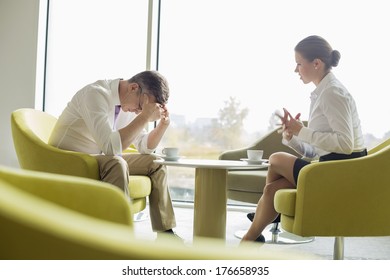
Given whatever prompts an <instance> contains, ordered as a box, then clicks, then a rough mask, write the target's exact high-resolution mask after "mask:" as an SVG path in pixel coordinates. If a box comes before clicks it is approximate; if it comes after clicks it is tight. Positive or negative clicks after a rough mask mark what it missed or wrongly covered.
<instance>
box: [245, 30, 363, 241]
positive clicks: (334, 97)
mask: <svg viewBox="0 0 390 280" xmlns="http://www.w3.org/2000/svg"><path fill="white" fill-rule="evenodd" d="M295 60H296V64H297V65H296V68H295V72H296V73H298V74H299V76H300V78H301V80H302V81H303V83H304V84H308V83H313V84H314V85H315V86H316V89H315V90H314V91H313V92H312V93H311V104H310V114H309V120H308V126H307V127H304V126H303V124H302V122H301V121H300V120H299V115H300V114H298V115H297V116H296V117H292V115H291V114H290V112H288V111H287V110H286V109H283V110H284V116H279V117H280V119H281V122H282V123H281V125H282V134H283V140H282V141H283V143H284V144H285V145H288V146H290V147H291V148H293V149H294V150H295V151H297V152H298V153H299V154H301V155H302V156H303V157H305V158H309V159H319V161H326V160H342V159H349V158H356V157H361V156H365V155H366V154H367V151H366V149H365V147H364V141H363V135H362V131H361V127H360V120H359V116H358V112H357V110H356V105H355V102H354V100H353V98H352V96H351V95H350V94H349V92H348V90H347V89H346V88H345V87H344V86H343V85H342V84H341V83H340V82H339V81H338V80H337V79H336V77H335V76H334V74H333V73H332V72H331V70H332V67H336V66H337V65H338V62H339V60H340V53H339V52H338V51H337V50H332V47H331V46H330V45H329V43H328V42H327V41H326V40H324V39H323V38H321V37H319V36H309V37H307V38H305V39H303V40H302V41H301V42H299V43H298V45H297V46H296V47H295ZM269 162H270V167H269V169H268V173H267V178H266V185H265V187H264V190H263V195H262V197H261V198H260V200H259V202H258V205H257V208H256V213H255V216H254V218H253V223H252V225H251V227H250V228H249V230H248V232H247V233H246V235H245V236H244V237H243V239H242V241H260V242H264V237H263V236H262V234H261V232H262V231H263V230H264V228H265V227H266V226H267V225H268V224H270V223H271V222H272V221H273V220H274V219H275V218H276V217H277V216H278V213H277V212H276V211H275V208H274V196H275V193H276V191H278V190H280V189H287V188H295V187H296V186H297V180H298V174H299V171H300V170H301V169H302V168H303V167H304V166H305V165H307V164H310V162H308V161H305V160H303V159H301V158H297V157H295V156H293V155H291V154H288V153H283V152H278V153H274V154H272V155H271V156H270V158H269Z"/></svg>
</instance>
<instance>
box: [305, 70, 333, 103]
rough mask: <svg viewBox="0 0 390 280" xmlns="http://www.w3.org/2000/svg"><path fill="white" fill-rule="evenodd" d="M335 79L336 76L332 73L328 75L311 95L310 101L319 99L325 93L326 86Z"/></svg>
mask: <svg viewBox="0 0 390 280" xmlns="http://www.w3.org/2000/svg"><path fill="white" fill-rule="evenodd" d="M334 79H335V76H334V74H333V73H332V72H329V73H328V74H326V75H325V77H324V78H323V79H322V80H321V82H320V83H319V84H318V86H317V87H316V89H315V90H314V91H313V92H312V93H311V95H310V99H311V100H315V99H317V97H319V96H320V95H321V93H322V92H323V91H324V89H325V87H326V85H327V84H328V83H329V82H330V81H332V80H334Z"/></svg>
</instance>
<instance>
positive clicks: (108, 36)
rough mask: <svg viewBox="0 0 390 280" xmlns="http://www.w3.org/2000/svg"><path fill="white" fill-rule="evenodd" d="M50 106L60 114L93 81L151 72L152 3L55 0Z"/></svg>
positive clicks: (48, 85) (49, 61) (47, 105)
mask: <svg viewBox="0 0 390 280" xmlns="http://www.w3.org/2000/svg"><path fill="white" fill-rule="evenodd" d="M49 3H50V5H49V7H50V10H49V26H48V30H49V34H48V41H47V50H48V58H47V73H46V81H47V82H46V98H45V110H46V111H47V112H49V113H51V114H53V115H55V116H58V115H59V114H60V113H61V112H62V110H63V109H64V108H65V106H66V103H67V102H68V101H69V100H70V99H71V97H72V96H73V95H74V94H75V93H76V91H78V90H79V89H81V88H82V87H83V86H85V85H86V84H88V83H91V82H94V81H96V80H101V79H116V78H124V79H127V78H130V77H131V76H132V75H133V74H134V73H136V72H140V71H143V70H145V64H146V63H145V61H146V38H147V16H148V3H147V1H128V0H110V1H106V0H54V1H50V2H49Z"/></svg>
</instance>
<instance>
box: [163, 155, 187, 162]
mask: <svg viewBox="0 0 390 280" xmlns="http://www.w3.org/2000/svg"><path fill="white" fill-rule="evenodd" d="M161 158H162V159H163V160H165V161H178V160H179V159H181V158H182V156H174V157H168V156H161Z"/></svg>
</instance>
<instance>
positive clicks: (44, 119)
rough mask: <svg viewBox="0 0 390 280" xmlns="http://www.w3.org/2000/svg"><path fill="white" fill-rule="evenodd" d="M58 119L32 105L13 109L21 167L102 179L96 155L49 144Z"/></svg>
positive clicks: (12, 121) (15, 135)
mask: <svg viewBox="0 0 390 280" xmlns="http://www.w3.org/2000/svg"><path fill="white" fill-rule="evenodd" d="M56 121H57V119H56V118H55V117H54V116H52V115H50V114H48V113H45V112H42V111H39V110H35V109H31V108H24V109H19V110H16V111H14V112H12V114H11V128H12V137H13V141H14V146H15V150H16V154H17V157H18V161H19V164H20V166H21V167H22V168H24V169H29V170H36V171H44V172H50V173H57V174H65V175H74V176H81V177H87V178H91V179H99V169H98V164H97V161H96V159H95V158H94V157H93V156H91V155H88V154H84V153H79V152H73V151H66V150H61V149H58V148H56V147H53V146H51V145H49V144H48V141H49V138H50V135H51V132H52V130H53V128H54V126H55V124H56Z"/></svg>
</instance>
